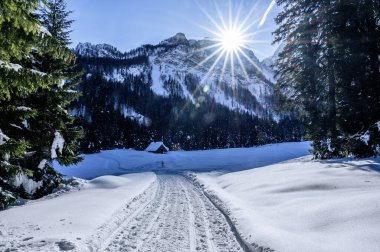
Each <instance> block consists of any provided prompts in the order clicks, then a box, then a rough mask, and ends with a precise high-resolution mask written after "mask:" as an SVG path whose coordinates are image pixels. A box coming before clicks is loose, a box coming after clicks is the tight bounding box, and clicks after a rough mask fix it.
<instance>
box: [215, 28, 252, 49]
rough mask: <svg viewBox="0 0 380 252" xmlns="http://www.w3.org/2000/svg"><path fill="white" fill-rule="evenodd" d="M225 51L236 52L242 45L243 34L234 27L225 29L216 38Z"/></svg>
mask: <svg viewBox="0 0 380 252" xmlns="http://www.w3.org/2000/svg"><path fill="white" fill-rule="evenodd" d="M217 40H219V42H220V45H221V46H222V47H223V49H224V50H225V51H229V52H236V51H238V50H239V49H241V48H242V47H243V46H244V42H245V40H244V35H243V34H242V33H241V32H240V31H238V30H235V29H228V30H225V31H224V32H223V33H221V34H220V37H219V38H217Z"/></svg>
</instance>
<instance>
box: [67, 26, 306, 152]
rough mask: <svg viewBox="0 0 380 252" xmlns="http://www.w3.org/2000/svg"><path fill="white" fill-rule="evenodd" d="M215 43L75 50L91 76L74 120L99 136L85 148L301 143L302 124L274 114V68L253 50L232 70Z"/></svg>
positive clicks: (180, 38)
mask: <svg viewBox="0 0 380 252" xmlns="http://www.w3.org/2000/svg"><path fill="white" fill-rule="evenodd" d="M214 43H215V42H213V41H211V40H208V39H203V40H188V39H187V38H186V36H185V35H184V34H182V33H178V34H177V35H175V36H174V37H171V38H169V39H166V40H164V41H162V42H161V43H159V44H158V45H144V46H141V47H139V48H137V49H135V50H132V51H130V52H121V51H119V50H118V49H117V48H115V47H113V46H111V45H107V44H100V45H92V44H90V43H81V44H79V45H78V46H77V47H76V48H75V50H74V51H75V53H76V54H77V56H78V63H79V65H80V67H81V68H82V69H85V72H86V74H85V77H84V78H83V82H82V84H81V86H80V91H82V93H83V96H82V97H81V98H79V100H78V101H77V102H75V103H74V104H73V106H72V114H73V115H75V116H77V117H79V118H81V120H82V122H81V123H82V125H84V127H85V128H86V129H87V130H88V131H89V133H90V134H88V135H91V134H92V135H94V137H93V138H92V139H87V140H88V141H86V143H84V146H85V147H86V148H87V149H93V150H94V151H96V150H100V149H105V148H114V147H137V148H143V147H144V146H145V145H146V144H147V143H148V142H149V141H152V140H161V139H164V140H165V141H166V142H167V143H168V145H170V147H172V146H173V145H179V146H181V147H182V148H185V149H207V148H223V147H243V146H252V145H257V144H264V143H271V142H281V141H285V140H287V141H295V140H299V139H300V136H301V135H302V132H300V131H301V130H300V129H298V128H297V129H294V127H298V126H299V125H298V124H297V122H296V121H295V120H294V119H292V118H289V117H286V118H282V117H281V116H280V115H278V114H276V113H275V112H274V109H273V104H274V102H275V100H276V97H275V96H274V92H273V88H274V85H275V84H274V83H273V82H272V81H273V80H274V78H273V73H272V72H271V70H270V68H268V67H267V66H266V65H264V64H262V63H261V62H260V61H259V60H258V59H257V58H256V56H255V55H254V53H253V52H252V51H250V50H247V49H244V53H245V55H246V58H245V57H242V58H241V62H233V65H231V62H229V59H225V58H223V57H224V56H223V57H220V56H219V54H218V53H215V51H216V50H218V49H217V48H216V49H215V48H212V47H213V46H214ZM218 58H219V60H217V59H218ZM105 125H106V128H103V127H104V126H105ZM126 129H127V130H126ZM110 130H112V132H110ZM122 131H124V132H123V133H120V132H122ZM104 134H107V139H103V140H101V138H102V136H103V135H104ZM113 134H115V136H114V137H113ZM132 135H133V136H132ZM89 151H90V150H89Z"/></svg>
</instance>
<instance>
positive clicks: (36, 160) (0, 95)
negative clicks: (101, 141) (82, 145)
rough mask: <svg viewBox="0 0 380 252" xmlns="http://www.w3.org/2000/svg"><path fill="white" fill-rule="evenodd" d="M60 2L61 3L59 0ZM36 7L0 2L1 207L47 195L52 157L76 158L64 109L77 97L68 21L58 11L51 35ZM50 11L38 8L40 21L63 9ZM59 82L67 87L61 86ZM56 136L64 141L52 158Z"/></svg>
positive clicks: (54, 179)
mask: <svg viewBox="0 0 380 252" xmlns="http://www.w3.org/2000/svg"><path fill="white" fill-rule="evenodd" d="M54 2H57V3H58V1H54ZM47 3H49V1H47ZM59 5H60V6H64V5H62V1H59ZM40 6H41V1H37V0H36V1H29V0H28V1H23V0H21V1H19V0H17V1H16V0H4V1H1V2H0V36H1V40H0V60H1V61H0V115H1V116H0V198H1V199H0V204H1V205H0V208H4V207H6V206H7V205H8V204H9V203H11V202H12V201H14V200H15V199H16V198H17V197H23V198H37V197H41V196H43V195H46V194H47V193H50V192H51V191H52V190H53V189H54V188H55V187H56V186H57V185H58V184H59V183H60V182H61V175H60V174H57V173H56V172H55V170H54V169H53V167H52V162H53V160H54V159H57V160H58V161H59V162H60V163H62V164H72V163H75V162H78V161H79V160H80V158H79V157H77V155H76V149H77V145H76V142H77V138H78V137H79V136H80V132H79V131H78V130H77V129H76V128H75V127H74V126H72V124H73V119H72V118H71V117H70V115H69V114H68V113H67V112H66V111H65V109H67V107H68V105H69V104H70V102H71V101H72V100H74V99H76V98H77V97H78V93H75V92H73V91H72V90H71V89H72V88H74V86H75V85H76V82H75V81H74V79H75V77H76V76H77V74H76V73H75V72H74V71H73V67H74V62H75V55H74V54H73V53H72V52H71V51H70V50H69V49H68V48H67V45H68V44H67V43H68V40H67V33H66V31H67V28H68V26H67V25H68V24H70V22H71V21H68V22H66V21H65V20H61V21H62V22H60V21H59V19H62V18H63V19H65V18H67V15H63V16H60V15H57V16H58V19H57V20H56V21H57V23H55V24H53V25H52V26H49V28H52V29H53V27H56V28H57V29H55V30H54V32H55V33H54V34H53V33H52V32H49V31H47V30H46V29H45V28H44V27H43V26H41V23H40V20H39V18H41V16H39V15H37V14H36V13H37V10H38V8H40ZM48 6H50V7H53V6H54V4H53V3H51V4H49V5H48ZM53 9H54V8H53ZM54 10H55V11H57V13H55V14H52V9H51V10H50V9H45V11H44V12H43V13H44V14H43V16H42V19H43V21H44V23H45V24H48V21H47V20H48V19H44V18H43V17H44V15H49V13H50V14H51V15H56V14H59V13H58V12H61V11H62V12H64V10H62V9H59V8H58V9H57V8H56V9H54ZM60 25H62V26H61V27H59V26H60ZM61 35H62V36H61ZM63 80H65V82H66V84H67V85H64V86H63V87H61V85H60V84H62V81H63ZM57 134H58V135H59V136H62V137H63V138H64V139H65V144H64V146H63V150H62V152H60V150H57V155H56V156H53V155H51V154H52V143H53V141H54V140H55V138H56V137H57ZM27 185H33V186H32V187H28V186H27Z"/></svg>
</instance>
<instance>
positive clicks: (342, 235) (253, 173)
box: [196, 156, 380, 252]
mask: <svg viewBox="0 0 380 252" xmlns="http://www.w3.org/2000/svg"><path fill="white" fill-rule="evenodd" d="M379 172H380V159H362V160H356V161H354V160H347V159H346V160H330V161H312V160H311V157H310V156H308V157H303V158H299V159H295V160H291V161H288V162H284V163H279V164H274V165H270V166H266V167H264V168H262V169H252V170H247V171H240V172H233V173H228V174H220V173H216V172H214V173H206V174H197V175H196V177H197V180H198V181H199V182H200V183H201V184H203V185H204V187H205V190H206V191H208V193H209V194H210V195H213V196H215V197H217V198H218V199H220V200H221V202H222V203H220V204H221V207H223V208H224V209H225V211H228V212H229V215H230V217H231V218H232V219H233V221H234V223H235V225H236V227H237V229H238V231H239V232H240V233H241V234H242V236H243V239H245V240H246V241H247V242H249V243H255V244H257V245H259V246H263V247H270V248H272V249H274V250H275V251H307V252H314V251H315V252H321V251H331V252H333V251H334V252H336V251H342V252H348V251H368V252H369V251H380V227H379V224H380V194H379V192H380V173H379Z"/></svg>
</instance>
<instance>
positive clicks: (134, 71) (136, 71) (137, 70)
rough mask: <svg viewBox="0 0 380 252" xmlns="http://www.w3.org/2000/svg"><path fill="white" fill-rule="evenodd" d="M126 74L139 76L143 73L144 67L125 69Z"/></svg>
mask: <svg viewBox="0 0 380 252" xmlns="http://www.w3.org/2000/svg"><path fill="white" fill-rule="evenodd" d="M127 73H128V74H130V75H133V76H135V77H137V76H140V75H142V74H143V73H144V67H143V66H141V65H136V66H131V67H129V68H128V69H127Z"/></svg>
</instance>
